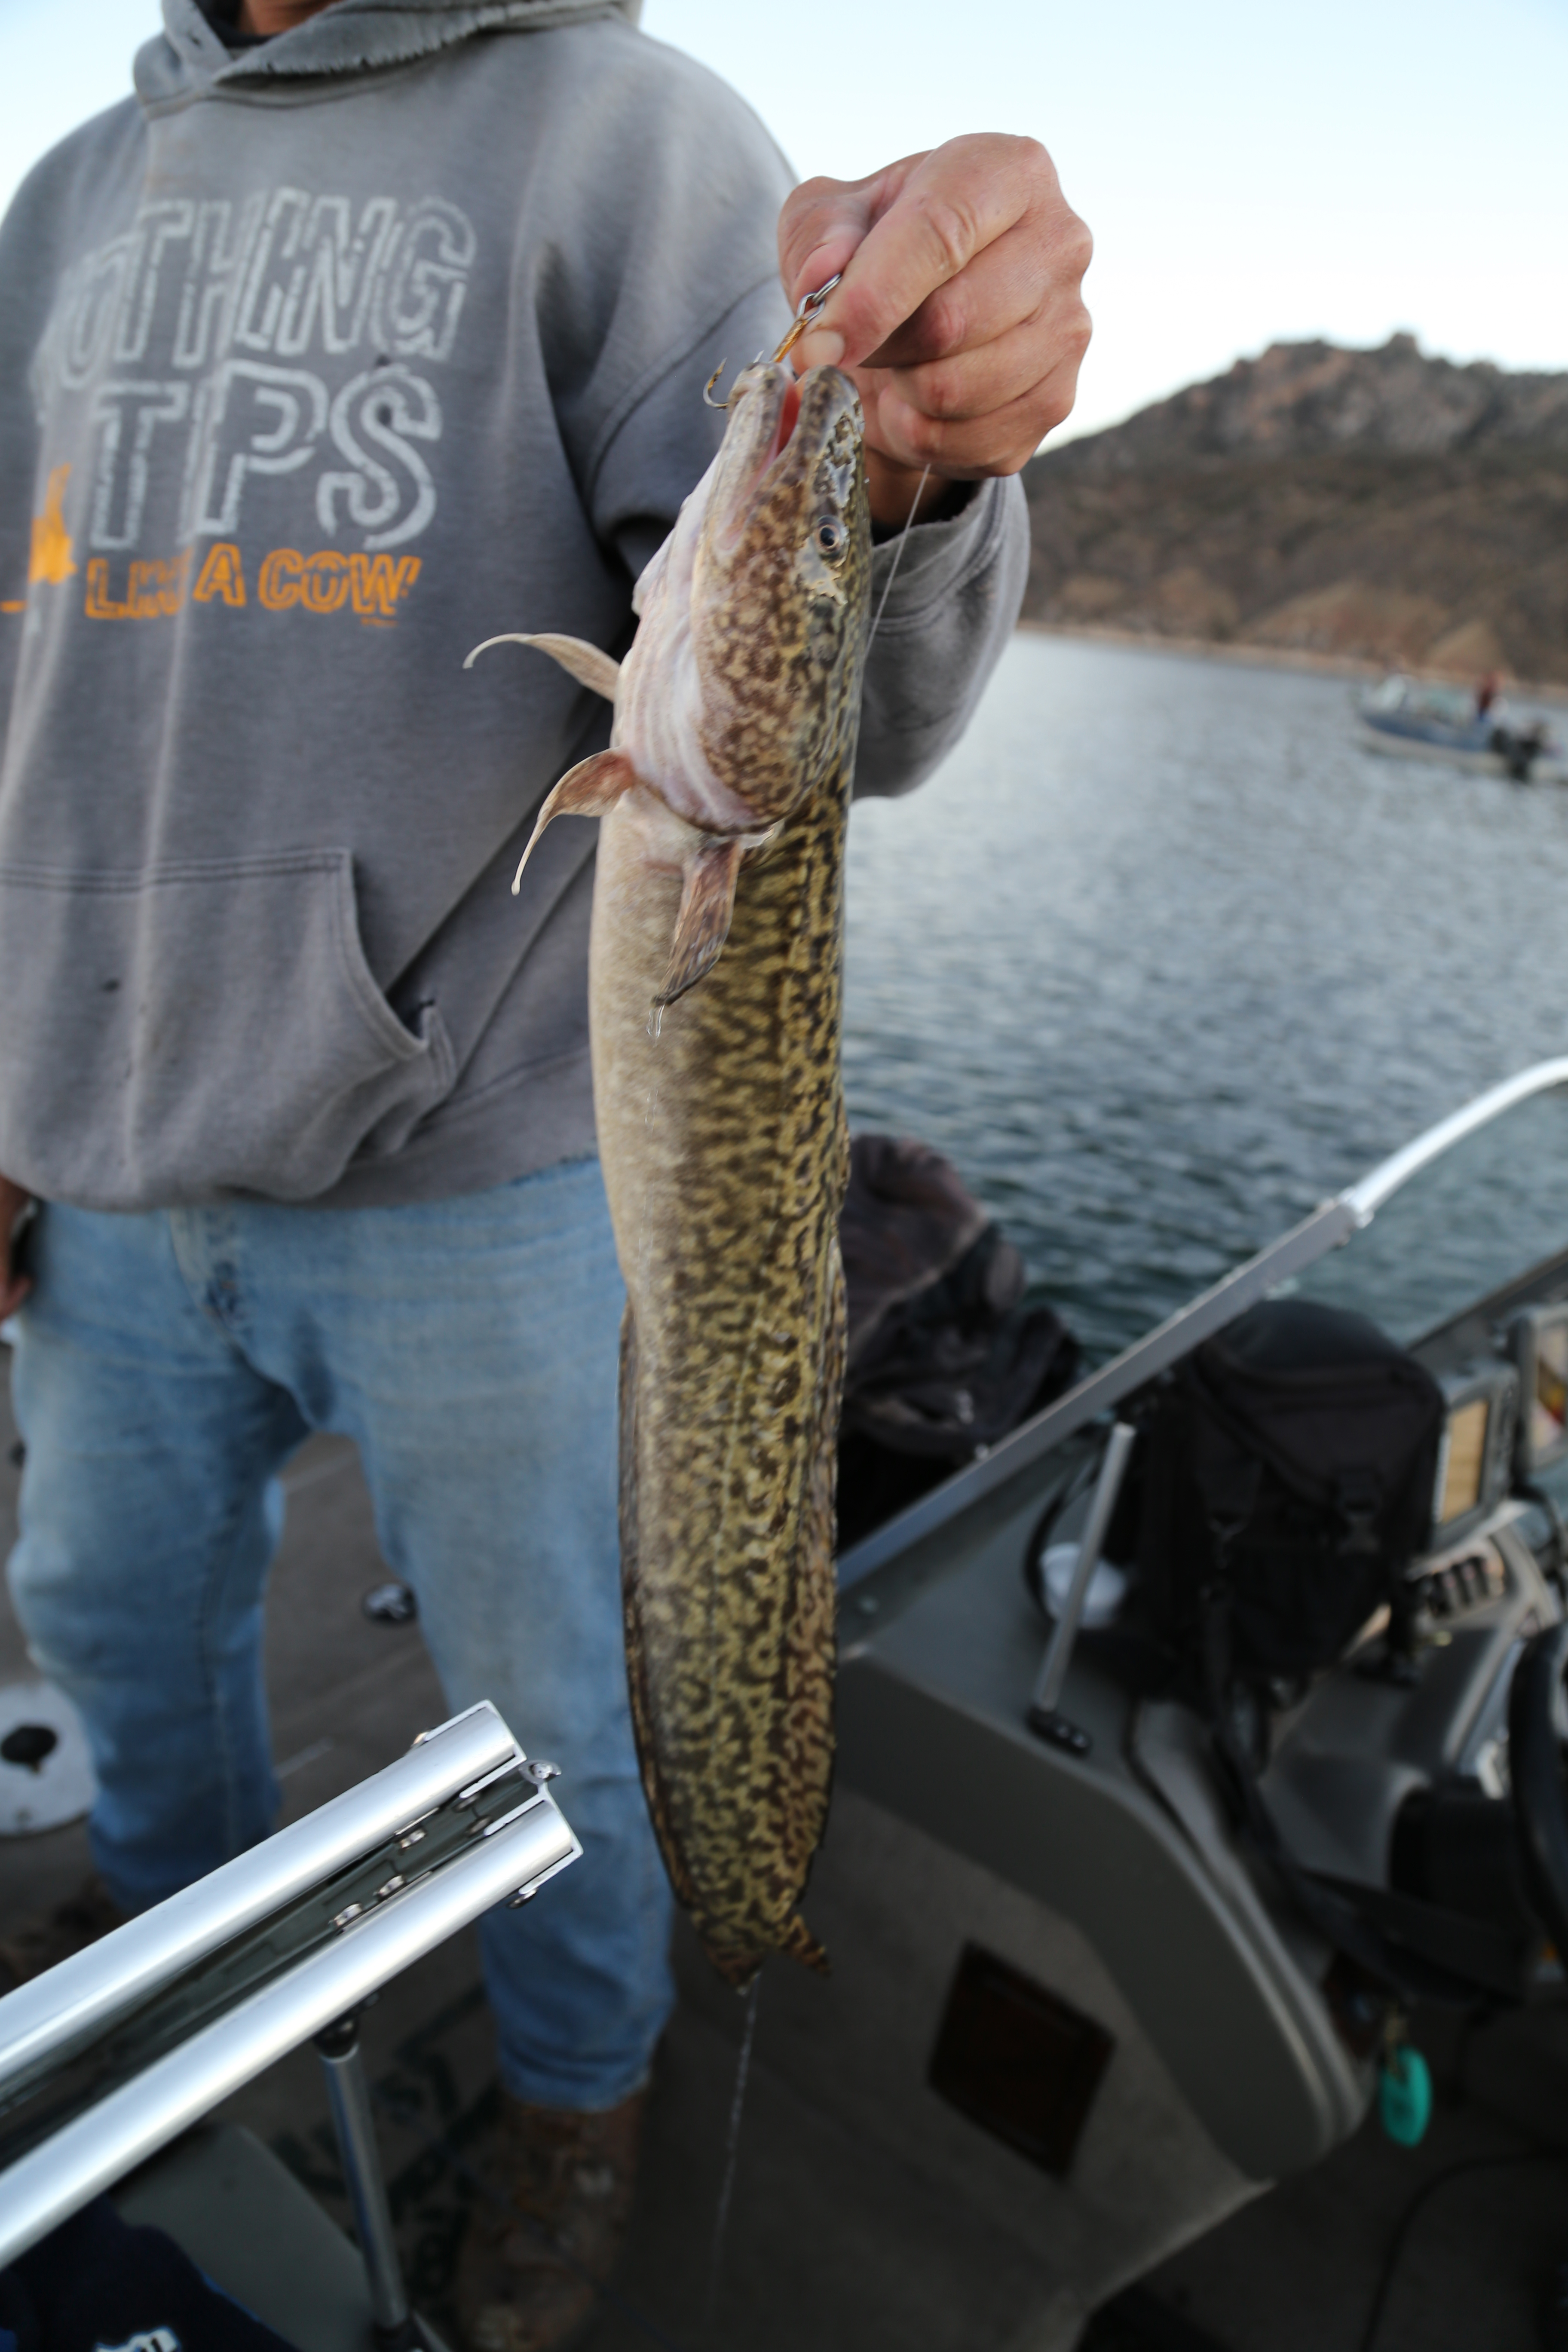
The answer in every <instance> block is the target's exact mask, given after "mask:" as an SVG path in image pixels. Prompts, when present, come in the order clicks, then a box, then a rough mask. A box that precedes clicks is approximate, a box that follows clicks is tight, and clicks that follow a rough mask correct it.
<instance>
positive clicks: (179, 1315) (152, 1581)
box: [11, 1160, 671, 2108]
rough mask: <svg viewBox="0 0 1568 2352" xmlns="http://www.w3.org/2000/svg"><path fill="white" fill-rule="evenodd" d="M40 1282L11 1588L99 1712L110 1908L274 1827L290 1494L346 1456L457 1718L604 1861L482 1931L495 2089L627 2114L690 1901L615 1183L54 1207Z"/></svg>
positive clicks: (22, 1392)
mask: <svg viewBox="0 0 1568 2352" xmlns="http://www.w3.org/2000/svg"><path fill="white" fill-rule="evenodd" d="M34 1272H35V1276H36V1285H35V1288H34V1291H33V1294H32V1296H31V1297H30V1298H29V1299H28V1300H27V1303H26V1306H25V1307H24V1308H23V1309H22V1312H21V1316H20V1318H19V1323H20V1338H19V1340H18V1344H17V1348H16V1362H15V1375H14V1379H15V1394H16V1418H17V1422H18V1424H19V1426H20V1429H21V1432H22V1435H23V1438H24V1440H25V1441H26V1468H25V1471H24V1475H23V1481H22V1498H21V1529H22V1532H21V1538H20V1541H19V1542H18V1544H17V1546H16V1551H15V1552H14V1554H13V1555H12V1559H11V1589H12V1592H13V1595H14V1598H15V1601H16V1610H17V1613H18V1615H19V1616H20V1618H21V1621H22V1624H23V1628H24V1630H25V1632H26V1636H27V1641H28V1643H29V1646H30V1648H31V1650H32V1654H33V1655H34V1657H35V1658H36V1660H37V1664H38V1666H39V1668H40V1670H41V1671H42V1672H43V1673H44V1674H46V1675H48V1676H50V1677H51V1679H52V1680H54V1681H55V1682H57V1683H58V1684H60V1685H62V1686H63V1687H64V1688H65V1689H66V1690H67V1691H68V1692H69V1693H70V1695H71V1696H72V1698H73V1699H74V1700H75V1701H76V1704H77V1705H78V1706H79V1708H80V1709H81V1711H82V1714H83V1715H84V1717H86V1720H87V1725H88V1730H89V1737H90V1738H91V1741H92V1748H93V1755H94V1760H95V1762H96V1764H97V1767H98V1774H99V1780H100V1790H101V1794H100V1798H99V1801H98V1804H97V1806H96V1808H95V1809H94V1812H93V1817H92V1823H91V1835H92V1842H93V1850H94V1853H95V1855H96V1857H97V1860H98V1863H99V1866H100V1870H101V1872H102V1874H103V1877H104V1879H105V1881H106V1882H107V1884H108V1885H109V1887H110V1892H111V1893H112V1894H113V1895H115V1897H116V1899H117V1900H118V1901H119V1902H120V1903H121V1904H122V1905H123V1906H125V1907H126V1908H127V1909H128V1910H132V1911H135V1910H141V1909H143V1908H145V1906H147V1905H148V1904H151V1903H156V1902H159V1901H160V1900H162V1898H163V1896H165V1895H171V1894H173V1893H174V1890H175V1889H176V1888H178V1887H181V1886H184V1885H187V1884H188V1883H189V1881H190V1880H192V1879H193V1878H196V1877H199V1876H200V1875H201V1874H203V1873H204V1872H205V1871H208V1870H211V1869H214V1868H215V1867H216V1865H217V1864H219V1863H221V1862H225V1861H227V1860H228V1859H229V1857H230V1856H231V1855H233V1854H236V1853H239V1852H240V1851H241V1850H242V1849H243V1848H245V1847H246V1846H248V1845H251V1844H254V1843H255V1842H256V1841H257V1840H258V1838H263V1837H265V1836H266V1835H267V1834H268V1830H269V1829H270V1827H271V1825H272V1822H273V1819H274V1816H275V1813H276V1811H277V1806H278V1788H277V1783H276V1781H275V1780H274V1779H273V1776H272V1766H271V1756H270V1750H269V1745H268V1728H267V1709H266V1697H265V1693H264V1690H263V1686H262V1675H261V1655H260V1637H261V1607H262V1592H263V1588H264V1586H265V1583H266V1580H267V1571H268V1564H269V1562H270V1560H271V1558H272V1554H273V1551H274V1549H275V1548H276V1546H277V1542H278V1538H279V1531H280V1529H281V1527H282V1518H283V1497H282V1492H281V1489H280V1487H279V1484H278V1477H277V1474H278V1471H279V1468H280V1466H281V1465H282V1464H283V1463H284V1462H285V1461H286V1460H287V1459H288V1457H289V1454H291V1453H292V1452H293V1451H294V1449H295V1447H296V1446H297V1445H299V1444H300V1441H301V1440H302V1439H303V1438H304V1437H305V1436H306V1435H307V1434H308V1433H309V1432H310V1431H311V1430H317V1429H326V1430H338V1431H342V1432H345V1433H347V1434H348V1435H350V1436H352V1437H353V1439H354V1440H355V1441H356V1443H357V1444H358V1446H359V1450H360V1455H361V1458H362V1460H363V1465H364V1470H365V1475H366V1478H367V1480H368V1482H369V1486H370V1490H371V1494H372V1496H373V1498H374V1505H375V1517H376V1528H377V1530H378V1533H379V1536H380V1539H381V1546H382V1549H383V1551H384V1555H385V1557H386V1559H387V1561H388V1562H389V1564H390V1565H391V1567H392V1568H393V1570H395V1573H396V1574H397V1575H398V1576H400V1577H402V1578H404V1579H405V1580H406V1581H407V1582H408V1583H409V1584H410V1585H412V1586H413V1588H414V1591H415V1592H416V1595H417V1597H418V1602H419V1622H420V1626H421V1629H422V1631H423V1633H424V1636H425V1639H426V1643H428V1644H429V1648H430V1654H431V1655H432V1657H433V1658H434V1660H435V1663H436V1666H437V1672H438V1673H439V1675H440V1677H441V1681H442V1684H443V1685H444V1687H445V1689H446V1693H447V1700H448V1702H449V1704H450V1706H451V1707H452V1709H453V1710H454V1712H455V1711H456V1710H457V1709H458V1708H460V1707H465V1706H471V1705H472V1704H473V1702H474V1701H475V1700H476V1699H479V1698H489V1699H492V1700H493V1701H494V1702H495V1704H496V1706H498V1707H499V1708H500V1712H501V1714H502V1715H503V1716H504V1717H505V1718H506V1720H507V1722H508V1723H509V1724H510V1726H511V1727H512V1729H513V1730H514V1731H515V1732H516V1734H517V1736H518V1738H520V1739H521V1741H522V1743H523V1744H524V1746H525V1747H526V1748H529V1749H530V1750H531V1752H532V1753H534V1754H538V1755H542V1756H548V1757H551V1758H552V1759H553V1760H554V1761H555V1762H557V1763H558V1764H559V1765H560V1766H561V1768H562V1774H563V1779H562V1783H561V1791H562V1802H563V1808H564V1810H565V1811H566V1814H567V1817H568V1819H569V1820H570V1821H571V1822H572V1825H573V1827H574V1829H575V1830H576V1831H577V1832H578V1834H579V1836H580V1837H581V1838H582V1841H583V1845H584V1853H583V1858H582V1860H581V1861H580V1862H577V1863H574V1864H573V1866H572V1868H571V1869H570V1870H568V1871H565V1872H563V1874H562V1875H561V1877H560V1878H559V1879H557V1880H555V1881H554V1882H553V1883H552V1885H551V1886H550V1887H549V1888H548V1889H547V1890H546V1892H545V1893H544V1895H542V1896H541V1898H540V1900H539V1901H538V1902H537V1903H531V1904H529V1905H528V1906H526V1907H525V1908H523V1909H521V1910H518V1911H507V1910H504V1909H503V1910H500V1911H496V1912H493V1913H491V1914H490V1915H489V1916H488V1917H487V1918H486V1919H485V1921H484V1923H483V1926H482V1929H481V1937H482V1942H483V1947H484V1956H485V1969H486V1975H487V1978H488V1980H489V1993H490V2000H491V2004H492V2007H493V2009H494V2011H495V2015H496V2021H497V2025H498V2029H499V2034H500V2065H501V2075H502V2079H503V2081H504V2082H505V2083H506V2084H507V2087H508V2088H509V2090H510V2091H511V2092H513V2093H514V2094H515V2095H517V2096H518V2097H520V2098H524V2099H529V2100H533V2101H536V2102H538V2103H539V2104H541V2105H548V2106H562V2107H578V2108H591V2107H605V2106H612V2105H616V2103H617V2102H618V2101H619V2100H621V2099H622V2098H624V2097H626V2095H627V2094H628V2093H629V2092H631V2091H632V2090H634V2089H635V2088H636V2087H637V2084H639V2083H640V2082H641V2081H642V2079H643V2077H644V2076H645V2074H647V2067H648V2063H649V2061H650V2059H651V2056H652V2053H653V2047H654V2043H655V2042H656V2041H657V2040H658V2035H659V2032H660V2031H661V2030H662V2027H663V2025H664V2021H665V2019H666V2016H667V2015H668V2009H669V2004H670V2000H671V1989H670V1979H669V1969H668V1939H669V1922H670V1900H669V1894H668V1882H667V1881H666V1878H665V1874H664V1870H663V1866H662V1864H661V1863H660V1861H659V1857H658V1848H657V1847H656V1845H655V1843H654V1839H653V1834H652V1831H651V1829H650V1827H649V1824H648V1820H647V1810H646V1807H645V1805H644V1802H643V1796H642V1790H641V1786H640V1783H639V1780H638V1777H637V1759H636V1755H635V1752H634V1748H633V1744H632V1732H631V1723H630V1717H629V1715H628V1711H627V1703H626V1672H625V1666H624V1664H623V1658H622V1632H621V1604H620V1590H619V1547H618V1543H617V1538H616V1458H615V1457H616V1356H617V1344H616V1339H617V1328H618V1323H619V1318H620V1311H621V1299H622V1290H621V1282H620V1276H619V1272H618V1269H617V1267H616V1257H615V1248H614V1244H613V1241H612V1239H611V1234H610V1223H609V1215H608V1212H607V1210H606V1207H605V1193H604V1186H603V1183H602V1181H601V1179H600V1174H599V1167H598V1163H597V1161H596V1160H577V1161H574V1162H571V1163H569V1164H568V1165H566V1166H563V1167H558V1168H552V1169H547V1170H545V1171H542V1173H541V1174H538V1175H534V1176H528V1177H524V1178H522V1179H521V1180H520V1181H517V1182H515V1183H512V1184H505V1185H501V1186H500V1187H498V1188H497V1189H496V1190H494V1191H492V1192H478V1193H470V1194H468V1195H466V1196H464V1197H461V1198H458V1199H456V1200H449V1201H439V1202H428V1203H424V1204H420V1205H416V1206H412V1207H406V1208H393V1209H310V1208H294V1207H282V1206H278V1205H275V1204H273V1203H270V1202H244V1203H239V1204H236V1205H233V1206H229V1207H224V1208H213V1209H176V1210H173V1211H157V1212H154V1213H150V1214H148V1215H144V1216H106V1215H100V1214H97V1213H90V1212H88V1211H85V1210H79V1209H68V1208H59V1207H54V1206H51V1207H48V1208H47V1209H45V1210H44V1212H43V1213H42V1216H41V1218H40V1220H39V1224H38V1229H37V1240H36V1248H35V1255H34ZM409 1728H410V1731H411V1732H412V1731H414V1730H415V1729H418V1728H422V1727H421V1726H416V1725H410V1727H409Z"/></svg>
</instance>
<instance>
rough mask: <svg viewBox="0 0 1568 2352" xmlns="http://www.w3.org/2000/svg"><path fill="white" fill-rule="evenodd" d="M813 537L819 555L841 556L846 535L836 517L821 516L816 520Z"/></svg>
mask: <svg viewBox="0 0 1568 2352" xmlns="http://www.w3.org/2000/svg"><path fill="white" fill-rule="evenodd" d="M815 536H816V546H817V551H818V553H819V554H822V555H842V554H843V552H844V541H845V536H846V534H845V530H844V525H843V524H842V523H841V522H840V521H839V520H838V518H837V515H823V516H822V517H821V518H820V520H818V523H817V526H816V534H815Z"/></svg>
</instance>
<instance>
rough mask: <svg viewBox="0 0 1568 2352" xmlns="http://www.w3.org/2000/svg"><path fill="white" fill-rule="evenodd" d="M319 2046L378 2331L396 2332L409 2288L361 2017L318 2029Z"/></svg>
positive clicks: (383, 2333)
mask: <svg viewBox="0 0 1568 2352" xmlns="http://www.w3.org/2000/svg"><path fill="white" fill-rule="evenodd" d="M316 2048H317V2051H318V2052H319V2053H320V2055H321V2064H322V2065H323V2067H324V2068H325V2069H326V2075H327V2098H328V2102H329V2104H330V2105H331V2110H332V2128H333V2130H334V2131H335V2132H336V2133H337V2136H338V2154H339V2156H340V2157H341V2158H342V2167H343V2179H345V2180H346V2181H347V2183H348V2190H349V2202H350V2203H351V2204H352V2205H353V2215H354V2237H355V2240H356V2241H357V2242H358V2245H359V2250H360V2252H361V2254H362V2255H363V2258H364V2276H365V2284H366V2285H367V2287H368V2288H369V2289H370V2315H371V2318H372V2320H373V2321H374V2324H375V2328H376V2332H377V2334H378V2335H381V2336H395V2334H396V2332H397V2330H398V2329H399V2328H400V2327H402V2326H403V2325H404V2324H405V2321H406V2319H407V2317H408V2291H407V2289H406V2288H405V2285H404V2284H403V2265H402V2263H400V2262H399V2261H398V2259H397V2238H396V2234H395V2231H394V2230H393V2226H392V2208H391V2206H390V2205H389V2204H388V2203H387V2201H386V2181H385V2179H384V2175H383V2173H382V2169H381V2151H380V2149H379V2148H378V2147H377V2146H376V2142H375V2118H374V2116H373V2115H372V2114H371V2111H370V2085H369V2084H368V2083H367V2082H366V2081H365V2078H364V2060H363V2056H362V2055H361V2053H360V2046H359V2021H358V2020H357V2018H351V2019H350V2020H349V2021H348V2022H347V2023H346V2024H344V2025H342V2026H341V2027H339V2028H337V2029H335V2030H334V2029H329V2031H328V2032H325V2033H319V2034H318V2035H317V2037H316Z"/></svg>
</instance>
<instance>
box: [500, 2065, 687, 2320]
mask: <svg viewBox="0 0 1568 2352" xmlns="http://www.w3.org/2000/svg"><path fill="white" fill-rule="evenodd" d="M646 2098H647V2094H646V2092H642V2091H637V2092H634V2093H633V2095H632V2096H631V2097H630V2098H629V2099H623V2100H622V2102H621V2104H620V2105H619V2106H618V2107H608V2108H605V2109H604V2110H603V2111H601V2112H597V2113H589V2114H580V2113H577V2112H575V2111H574V2110H573V2109H571V2108H566V2107H531V2106H528V2105H524V2103H523V2101H522V2100H521V2099H513V2098H509V2097H507V2095H505V2093H503V2094H502V2103H503V2107H504V2116H503V2122H502V2140H501V2149H500V2163H499V2168H498V2169H499V2172H500V2180H501V2183H502V2188H503V2195H504V2199H505V2203H504V2207H500V2208H498V2207H480V2208H479V2209H478V2210H476V2211H475V2213H474V2215H473V2218H472V2220H471V2221H470V2222H469V2225H468V2237H467V2239H466V2240H465V2242H464V2245H463V2252H462V2255H461V2258H460V2260H459V2262H458V2284H457V2303H458V2324H459V2326H460V2327H461V2329H462V2335H463V2341H464V2344H465V2346H466V2347H467V2352H560V2347H563V2346H565V2345H567V2344H569V2343H571V2342H572V2341H573V2340H574V2338H575V2337H576V2336H578V2334H579V2333H580V2332H581V2331H582V2329H583V2328H584V2327H585V2326H587V2324H588V2322H589V2321H590V2320H591V2319H592V2318H593V2316H594V2315H595V2311H596V2310H597V2308H598V2303H599V2289H600V2288H601V2287H602V2286H603V2285H604V2284H605V2280H606V2279H607V2278H608V2277H609V2275H610V2272H611V2270H612V2269H613V2267H614V2265H615V2261H616V2255H617V2253H618V2252H619V2251H620V2245H621V2240H622V2238H623V2237H624V2236H625V2234H626V2218H627V2215H628V2214H629V2212H630V2210H631V2202H632V2187H633V2183H634V2181H635V2179H636V2178H637V2141H638V2138H639V2136H640V2133H641V2128H642V2116H643V2106H644V2104H645V2101H646Z"/></svg>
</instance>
